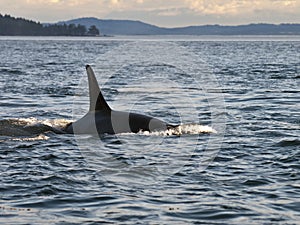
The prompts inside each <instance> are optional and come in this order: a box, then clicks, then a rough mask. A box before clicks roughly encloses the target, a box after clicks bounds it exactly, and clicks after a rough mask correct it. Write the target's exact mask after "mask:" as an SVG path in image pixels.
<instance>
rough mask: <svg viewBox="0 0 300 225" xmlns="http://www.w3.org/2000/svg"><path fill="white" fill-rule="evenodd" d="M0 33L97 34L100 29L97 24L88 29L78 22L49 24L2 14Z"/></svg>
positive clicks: (27, 34) (39, 34)
mask: <svg viewBox="0 0 300 225" xmlns="http://www.w3.org/2000/svg"><path fill="white" fill-rule="evenodd" d="M0 35H9V36H18V35H20V36H97V35H100V31H99V30H98V29H97V27H96V26H94V25H93V26H91V27H89V29H87V28H86V27H85V26H83V25H80V24H78V25H76V24H69V25H67V24H48V25H43V24H41V23H40V22H35V21H32V20H27V19H23V18H15V17H12V16H10V15H4V16H3V15H1V14H0Z"/></svg>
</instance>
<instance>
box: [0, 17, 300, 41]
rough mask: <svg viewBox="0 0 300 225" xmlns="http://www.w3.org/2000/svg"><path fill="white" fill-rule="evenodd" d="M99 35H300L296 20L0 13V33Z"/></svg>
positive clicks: (299, 27) (299, 25)
mask: <svg viewBox="0 0 300 225" xmlns="http://www.w3.org/2000/svg"><path fill="white" fill-rule="evenodd" d="M99 30H100V34H101V35H300V24H279V25H274V24H249V25H239V26H221V25H204V26H189V27H178V28H163V27H158V26H154V25H151V24H148V23H144V22H141V21H134V20H102V19H97V18H94V17H89V18H80V19H74V20H68V21H63V22H58V23H54V24H41V23H39V22H35V21H32V20H27V19H23V18H15V17H12V16H10V15H4V16H3V15H1V14H0V35H19V36H20V35H23V36H37V35H40V36H98V35H99Z"/></svg>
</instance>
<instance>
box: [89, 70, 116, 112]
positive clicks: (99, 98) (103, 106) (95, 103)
mask: <svg viewBox="0 0 300 225" xmlns="http://www.w3.org/2000/svg"><path fill="white" fill-rule="evenodd" d="M85 68H86V72H87V75H88V82H89V94H90V110H89V111H97V110H109V111H111V108H110V107H109V105H108V104H107V102H106V101H105V99H104V97H103V95H102V93H101V91H100V88H99V85H98V82H97V79H96V77H95V74H94V71H93V70H92V67H91V66H90V65H86V66H85Z"/></svg>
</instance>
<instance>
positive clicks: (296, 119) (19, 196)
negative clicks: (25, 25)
mask: <svg viewBox="0 0 300 225" xmlns="http://www.w3.org/2000/svg"><path fill="white" fill-rule="evenodd" d="M0 49H1V51H0V58H1V60H0V88H1V95H0V106H1V111H0V173H1V176H0V177H1V179H0V223H1V224H102V223H107V224H299V221H300V174H299V172H300V164H299V162H300V72H299V71H300V37H298V36H290V37H289V36H283V37H278V36H277V37H272V36H268V37H251V36H250V37H176V36H174V37H115V38H114V37H112V38H64V37H63V38H52V37H51V38H42V37H34V38H28V37H1V38H0ZM86 64H90V65H91V66H92V67H93V68H94V71H95V73H96V75H97V78H98V82H99V84H100V87H101V90H102V92H103V95H104V96H105V98H106V99H107V101H108V103H109V104H110V105H111V106H112V108H114V109H118V110H125V111H131V112H140V113H144V114H147V115H151V116H154V117H156V118H159V119H162V120H164V121H166V122H168V123H172V124H181V126H180V127H179V128H180V129H179V130H177V131H176V132H173V133H168V132H152V133H149V132H140V133H138V134H131V133H127V134H126V133H125V134H116V135H102V136H93V135H70V134H61V133H60V131H61V130H62V129H63V128H64V126H66V125H67V124H68V123H69V122H72V121H74V120H76V119H79V118H81V117H82V116H83V115H84V114H85V113H86V112H87V110H88V107H89V99H88V88H87V77H86V74H85V65H86Z"/></svg>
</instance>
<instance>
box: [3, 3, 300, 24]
mask: <svg viewBox="0 0 300 225" xmlns="http://www.w3.org/2000/svg"><path fill="white" fill-rule="evenodd" d="M0 13H1V14H10V15H11V16H15V17H23V18H26V19H31V20H34V21H39V22H43V23H44V22H58V21H65V20H69V19H75V18H81V17H97V18H99V19H130V20H140V21H143V22H146V23H150V24H153V25H157V26H161V27H181V26H189V25H205V24H221V25H239V24H249V23H275V24H279V23H300V0H166V1H164V0H0Z"/></svg>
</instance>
